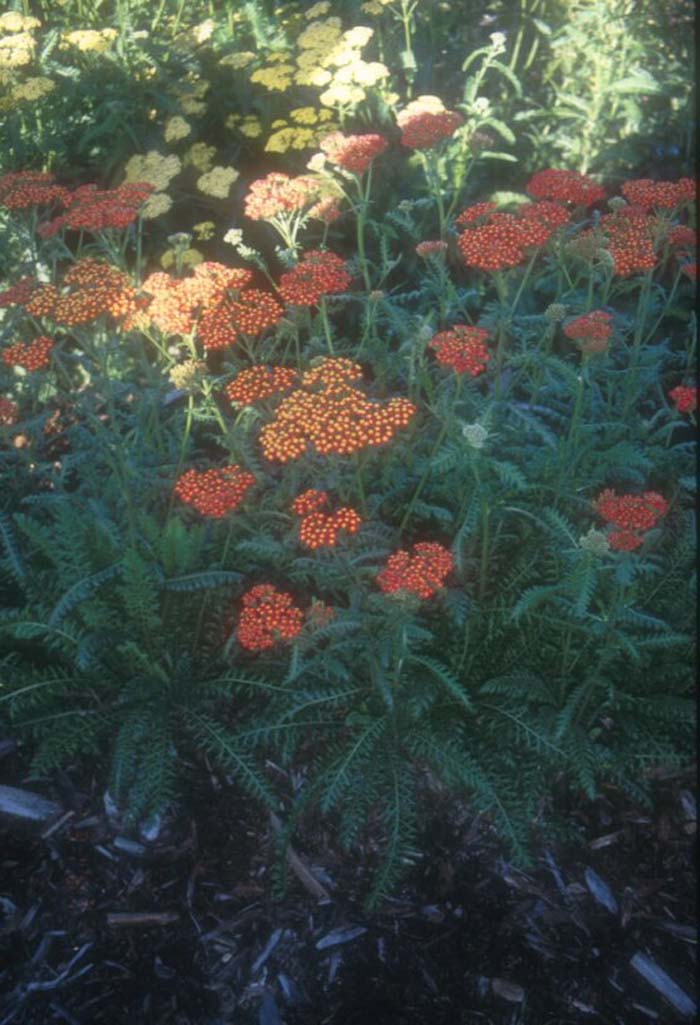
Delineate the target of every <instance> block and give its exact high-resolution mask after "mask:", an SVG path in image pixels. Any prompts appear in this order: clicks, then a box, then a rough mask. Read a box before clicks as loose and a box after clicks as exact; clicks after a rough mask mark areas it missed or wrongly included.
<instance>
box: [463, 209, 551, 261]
mask: <svg viewBox="0 0 700 1025" xmlns="http://www.w3.org/2000/svg"><path fill="white" fill-rule="evenodd" d="M465 213H467V211H465ZM488 217H489V219H488V222H487V223H485V224H484V223H482V224H477V225H473V226H472V227H467V228H466V229H465V230H464V231H463V232H462V233H461V235H460V236H459V238H458V240H457V245H458V247H459V251H460V253H461V254H462V259H463V260H464V262H465V263H466V265H467V266H468V267H477V268H479V269H480V270H487V271H489V270H490V271H497V270H506V269H507V268H508V267H517V266H518V264H519V263H522V262H523V260H525V259H526V257H527V255H528V250H529V249H530V248H532V247H539V246H543V245H544V244H545V243H546V242H547V241H548V240H549V239H550V238H551V237H552V235H553V234H554V233H555V232H556V230H557V229H558V228H559V227H560V226H561V225H562V224H564V223H566V222H567V221H568V220H569V214H568V212H567V211H566V209H565V208H564V207H562V206H559V205H558V204H556V203H547V202H545V201H542V202H538V203H524V204H523V205H522V206H521V207H520V208H519V209H518V212H517V213H516V214H510V213H500V212H496V213H491V214H489V215H488Z"/></svg>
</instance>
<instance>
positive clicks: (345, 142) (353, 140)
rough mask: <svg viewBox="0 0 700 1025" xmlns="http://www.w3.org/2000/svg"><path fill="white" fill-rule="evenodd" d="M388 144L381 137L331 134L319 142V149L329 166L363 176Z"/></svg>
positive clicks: (340, 133) (374, 135) (375, 135)
mask: <svg viewBox="0 0 700 1025" xmlns="http://www.w3.org/2000/svg"><path fill="white" fill-rule="evenodd" d="M388 145H389V143H388V141H387V140H386V139H385V138H384V136H383V135H377V134H369V135H344V134H343V133H342V132H332V133H331V134H330V135H327V136H326V137H325V139H323V141H322V142H321V149H322V150H323V152H324V153H325V154H326V157H327V159H328V160H329V161H330V163H331V164H336V165H337V166H338V167H342V168H343V169H344V170H345V171H351V172H352V173H353V174H364V173H365V171H367V170H368V169H369V167H370V166H371V165H372V163H373V161H374V160H375V158H376V157H378V156H379V154H380V153H383V152H384V150H385V149H387V147H388Z"/></svg>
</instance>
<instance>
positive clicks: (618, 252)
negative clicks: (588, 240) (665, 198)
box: [601, 206, 658, 278]
mask: <svg viewBox="0 0 700 1025" xmlns="http://www.w3.org/2000/svg"><path fill="white" fill-rule="evenodd" d="M601 225H602V228H603V231H604V233H605V235H606V236H607V240H608V250H609V252H610V255H611V256H612V258H613V262H614V264H615V273H616V274H619V276H620V277H623V278H627V277H630V275H632V274H642V273H644V272H645V271H650V270H653V269H654V268H655V267H656V264H657V262H658V257H657V254H656V247H655V228H656V222H655V220H654V219H653V218H651V217H649V216H648V214H646V213H645V212H644V210H642V209H640V207H636V206H628V207H623V209H622V210H617V211H616V212H615V213H613V214H606V215H605V216H604V217H602V218H601Z"/></svg>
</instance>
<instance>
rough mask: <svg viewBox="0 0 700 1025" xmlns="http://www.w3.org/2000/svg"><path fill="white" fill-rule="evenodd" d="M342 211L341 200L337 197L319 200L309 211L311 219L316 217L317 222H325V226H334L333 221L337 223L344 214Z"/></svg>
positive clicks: (326, 197)
mask: <svg viewBox="0 0 700 1025" xmlns="http://www.w3.org/2000/svg"><path fill="white" fill-rule="evenodd" d="M342 212H343V211H342V210H341V209H340V200H339V199H338V197H337V196H324V197H323V198H322V199H319V201H318V203H314V205H313V206H312V207H311V209H310V210H309V217H314V218H316V220H319V221H323V223H324V224H332V223H333V221H337V220H338V218H339V217H340V215H341V214H342Z"/></svg>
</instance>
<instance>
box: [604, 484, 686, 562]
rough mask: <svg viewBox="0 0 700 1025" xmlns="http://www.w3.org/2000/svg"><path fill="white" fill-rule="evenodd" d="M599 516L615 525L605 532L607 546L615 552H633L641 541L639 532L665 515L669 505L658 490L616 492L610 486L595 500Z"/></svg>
mask: <svg viewBox="0 0 700 1025" xmlns="http://www.w3.org/2000/svg"><path fill="white" fill-rule="evenodd" d="M594 505H595V509H596V512H597V513H598V515H599V516H601V517H602V518H603V519H604V520H607V522H608V523H609V524H612V526H613V527H615V528H616V529H615V530H612V531H610V532H609V533H608V541H609V542H610V547H611V548H615V549H617V550H618V551H633V550H634V549H635V548H639V546H640V545H641V544H642V543H643V541H644V537H643V534H644V532H645V531H648V530H651V528H652V527H654V526H655V525H656V522H657V521H658V520H660V519H661V517H662V516H665V515H666V513H667V512H668V510H669V504H668V502H667V501H666V499H665V498H664V497H663V495H660V494H659V493H658V491H645V492H644V493H643V494H642V495H631V494H627V495H617V494H616V493H615V492H614V491H613V490H612V489H611V488H606V489H605V491H603V492H601V494H600V495H599V496H598V498H597V499H596V501H595V503H594Z"/></svg>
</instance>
